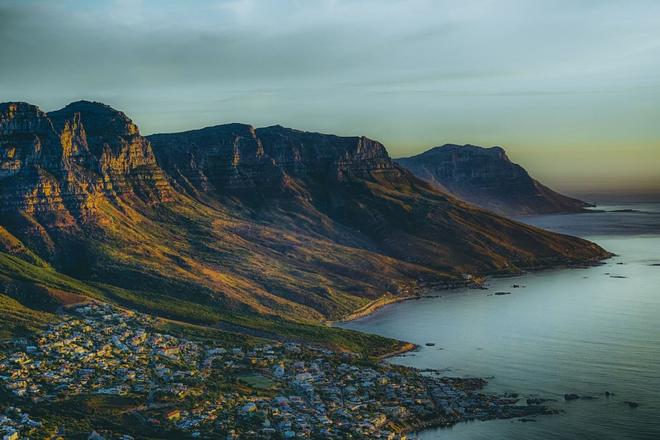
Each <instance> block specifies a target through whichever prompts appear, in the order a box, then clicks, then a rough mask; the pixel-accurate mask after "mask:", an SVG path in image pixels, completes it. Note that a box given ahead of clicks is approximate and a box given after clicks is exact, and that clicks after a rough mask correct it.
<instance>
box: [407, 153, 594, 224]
mask: <svg viewBox="0 0 660 440" xmlns="http://www.w3.org/2000/svg"><path fill="white" fill-rule="evenodd" d="M396 162H397V163H399V164H400V165H402V166H404V167H405V168H407V169H409V170H410V171H412V172H413V173H414V174H415V175H416V176H417V177H419V178H421V179H424V180H427V181H429V182H432V183H433V184H434V185H436V186H437V187H439V188H441V189H442V190H444V191H447V192H448V193H450V194H453V195H455V196H456V197H458V198H460V199H462V200H465V201H467V202H470V203H473V204H475V205H477V206H480V207H482V208H485V209H488V210H491V211H494V212H497V213H500V214H504V215H513V216H516V215H527V214H554V213H561V212H581V211H583V210H584V208H586V207H588V206H590V205H589V204H588V203H585V202H583V201H581V200H577V199H573V198H571V197H567V196H565V195H562V194H559V193H557V192H555V191H553V190H551V189H550V188H548V187H547V186H545V185H543V184H541V183H540V182H538V181H537V180H535V179H533V178H532V177H531V176H530V175H529V173H527V171H525V169H524V168H523V167H521V166H520V165H518V164H516V163H513V162H511V160H509V158H508V157H507V155H506V152H505V151H504V149H503V148H501V147H491V148H483V147H477V146H474V145H463V146H460V145H452V144H447V145H443V146H441V147H435V148H431V149H430V150H428V151H425V152H424V153H421V154H418V155H416V156H412V157H406V158H401V159H397V160H396Z"/></svg>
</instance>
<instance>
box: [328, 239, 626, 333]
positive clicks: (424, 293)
mask: <svg viewBox="0 0 660 440" xmlns="http://www.w3.org/2000/svg"><path fill="white" fill-rule="evenodd" d="M615 256H616V254H613V253H611V252H608V255H607V256H606V257H603V258H602V259H599V260H594V261H587V262H583V263H565V264H558V265H549V266H530V267H527V268H525V269H521V270H520V272H516V273H512V272H509V273H492V274H488V275H476V276H474V278H473V279H471V280H469V281H468V280H466V281H462V282H428V283H424V284H421V285H418V286H408V287H407V290H408V291H410V290H412V291H414V292H416V293H413V294H412V295H411V294H408V295H405V296H382V297H380V298H377V299H375V300H373V301H370V302H369V303H367V304H365V305H364V306H362V307H360V308H358V309H357V310H355V311H354V312H351V313H349V314H348V315H346V316H344V317H342V318H341V319H337V320H334V321H326V324H327V325H329V326H335V325H337V324H342V323H349V322H352V321H356V320H358V319H361V318H366V317H367V316H369V315H372V314H373V313H374V312H376V311H378V310H379V309H381V308H383V307H385V306H388V305H391V304H396V303H400V302H404V301H411V300H417V299H422V298H429V297H432V295H431V294H430V292H436V291H442V292H445V291H446V292H449V291H452V290H456V289H462V288H466V287H467V288H471V289H487V288H485V287H484V285H485V284H486V282H487V281H488V280H490V279H492V278H514V277H516V276H521V275H524V274H526V273H533V272H542V271H546V270H560V269H583V268H587V267H593V266H599V265H602V264H605V263H604V261H605V260H609V259H610V258H612V257H615Z"/></svg>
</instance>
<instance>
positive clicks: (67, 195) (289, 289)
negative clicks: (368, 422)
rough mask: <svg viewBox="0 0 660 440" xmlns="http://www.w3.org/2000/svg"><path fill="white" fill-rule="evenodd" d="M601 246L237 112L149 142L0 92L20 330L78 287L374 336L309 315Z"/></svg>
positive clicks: (154, 308)
mask: <svg viewBox="0 0 660 440" xmlns="http://www.w3.org/2000/svg"><path fill="white" fill-rule="evenodd" d="M607 255H608V254H607V253H606V252H605V251H604V250H602V249H601V248H599V247H598V246H596V245H595V244H593V243H590V242H588V241H585V240H581V239H578V238H574V237H568V236H564V235H559V234H554V233H551V232H547V231H543V230H540V229H537V228H534V227H531V226H527V225H523V224H520V223H517V222H515V221H512V220H509V219H506V218H503V217H499V216H498V215H495V214H493V213H490V212H486V211H482V210H480V209H477V208H475V207H472V206H470V205H467V204H465V203H463V202H461V201H459V200H457V199H455V198H453V197H452V196H449V195H447V194H445V193H444V192H442V191H440V190H438V189H437V188H435V187H434V186H433V185H431V184H429V183H427V182H425V181H423V180H420V179H418V178H416V177H415V176H413V175H412V174H411V173H410V172H408V171H407V170H405V169H404V168H402V167H400V166H399V165H397V164H396V163H394V162H393V161H392V160H391V159H390V157H389V155H388V153H387V151H386V149H385V147H384V146H383V145H382V144H380V143H379V142H376V141H374V140H371V139H368V138H365V137H338V136H332V135H325V134H319V133H307V132H302V131H298V130H293V129H288V128H284V127H280V126H274V127H267V128H260V129H255V128H253V127H251V126H249V125H244V124H228V125H220V126H216V127H209V128H204V129H201V130H194V131H189V132H184V133H174V134H158V135H153V136H148V137H143V136H141V135H140V133H139V130H138V128H137V126H136V125H135V124H134V123H133V122H132V121H131V120H130V119H129V118H128V117H127V116H126V115H125V114H123V113H121V112H119V111H116V110H114V109H112V108H110V107H108V106H106V105H104V104H100V103H93V102H86V101H80V102H76V103H72V104H70V105H68V106H66V107H65V108H63V109H61V110H58V111H55V112H51V113H48V114H46V113H44V112H42V111H41V110H39V109H38V108H37V107H35V106H33V105H30V104H27V103H6V104H0V300H3V298H5V299H6V300H7V301H13V303H12V304H15V307H14V306H12V310H14V311H15V312H12V313H14V314H12V315H11V320H12V321H11V322H12V323H14V324H16V325H18V324H17V323H21V322H23V323H24V326H25V327H26V328H27V327H29V325H31V324H33V323H34V322H35V320H36V319H37V318H35V316H37V315H34V314H32V312H31V311H30V310H36V311H38V312H40V313H41V312H44V313H49V312H52V311H53V310H54V309H55V308H56V307H57V306H58V305H59V304H62V303H66V302H71V301H75V298H78V297H82V296H87V297H94V298H97V299H100V300H104V301H110V302H113V303H117V304H123V305H126V306H130V307H132V308H136V309H140V310H146V311H149V312H150V313H153V314H156V315H160V316H164V317H167V318H171V319H175V320H177V321H183V322H187V323H194V324H203V325H212V326H214V327H219V328H226V329H231V330H233V331H241V332H248V333H250V334H257V335H260V336H268V337H275V336H277V335H280V336H281V335H284V336H287V337H300V338H306V339H312V340H318V341H325V342H328V341H332V344H335V345H338V346H341V347H344V348H346V347H348V348H355V344H357V342H355V341H358V340H359V341H360V344H365V345H366V346H369V345H370V344H371V345H373V344H374V342H373V340H370V339H368V338H366V337H365V336H364V335H360V336H355V334H354V333H352V332H348V331H344V330H339V329H329V328H326V327H318V323H319V322H321V321H323V320H326V319H338V318H341V317H343V316H347V315H349V314H350V313H352V312H354V311H355V310H357V309H360V308H361V307H364V306H365V305H367V304H369V303H370V302H371V301H374V300H377V299H381V298H394V297H397V296H399V295H403V294H406V292H409V291H410V290H409V289H411V288H414V287H415V286H416V285H418V284H420V283H424V282H440V283H444V284H447V285H452V284H456V283H459V284H460V283H464V282H465V278H466V275H468V274H469V275H484V274H493V273H514V272H516V271H519V270H521V269H525V268H533V267H546V266H555V265H562V264H583V263H588V262H592V261H596V260H598V259H602V258H604V257H606V256H607ZM17 317H22V318H20V319H19V318H17ZM0 318H2V316H0ZM39 319H45V318H43V316H41V315H39ZM21 320H23V321H21ZM6 321H7V322H9V320H8V319H7V320H6ZM351 338H353V339H351ZM356 338H357V339H356ZM365 338H366V339H365ZM352 344H353V345H352Z"/></svg>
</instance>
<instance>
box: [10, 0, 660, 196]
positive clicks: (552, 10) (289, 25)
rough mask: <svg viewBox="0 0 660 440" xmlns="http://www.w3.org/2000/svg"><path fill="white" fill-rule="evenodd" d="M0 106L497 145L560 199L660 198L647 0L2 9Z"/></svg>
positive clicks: (659, 39)
mask: <svg viewBox="0 0 660 440" xmlns="http://www.w3.org/2000/svg"><path fill="white" fill-rule="evenodd" d="M0 41H1V43H0V101H1V102H4V101H27V102H30V103H32V104H36V105H38V106H39V107H41V108H42V109H43V110H45V111H50V110H55V109H57V108H61V107H63V106H64V105H66V104H67V103H69V102H71V101H75V100H79V99H89V100H96V101H102V102H105V103H107V104H109V105H111V106H113V107H115V108H117V109H119V110H122V111H124V112H125V113H126V114H128V115H129V116H130V117H131V118H132V119H133V120H134V121H135V122H136V123H137V124H138V125H139V126H140V128H141V131H142V133H143V134H150V133H155V132H173V131H181V130H185V129H193V128H200V127H203V126H209V125H216V124H221V123H228V122H244V123H250V124H253V125H255V126H266V125H272V124H281V125H285V126H289V127H294V128H298V129H302V130H309V131H320V132H329V133H335V134H340V135H365V136H368V137H371V138H374V139H377V140H379V141H381V142H383V143H384V144H385V145H386V146H387V148H388V150H389V152H390V154H391V155H392V156H393V157H401V156H407V155H413V154H416V153H419V152H422V151H424V150H426V149H428V148H430V147H433V146H437V145H442V144H445V143H456V144H465V143H470V144H476V145H482V146H492V145H501V146H503V147H504V148H506V150H507V152H508V154H509V157H511V158H512V159H513V160H514V161H515V162H518V163H520V164H521V165H523V166H525V167H526V168H527V169H528V171H530V173H531V174H532V175H533V176H535V177H537V178H538V179H539V180H541V181H543V182H544V183H546V184H549V185H550V186H551V187H553V188H555V189H558V190H561V191H564V192H567V193H569V194H576V195H579V194H597V193H603V194H605V193H623V194H626V193H631V194H643V193H648V194H660V1H657V0H635V1H622V0H580V1H576V0H547V1H546V0H451V1H449V0H406V1H404V0H272V1H268V0H198V1H193V0H189V1H170V0H158V1H155V0H143V1H139V0H136V1H129V0H109V1H93V0H61V1H57V2H55V1H52V0H44V1H41V0H39V1H33V0H16V1H12V0H0Z"/></svg>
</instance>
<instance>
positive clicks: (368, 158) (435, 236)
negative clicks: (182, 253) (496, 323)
mask: <svg viewBox="0 0 660 440" xmlns="http://www.w3.org/2000/svg"><path fill="white" fill-rule="evenodd" d="M149 139H150V140H151V142H152V144H153V145H154V150H155V153H156V157H157V159H158V161H159V163H160V164H161V165H162V166H163V167H164V168H165V170H166V171H167V172H168V173H169V174H170V175H172V176H174V177H175V180H177V181H178V182H179V184H180V185H181V186H188V187H190V186H191V190H192V192H193V193H194V194H203V195H204V197H205V198H209V197H210V198H213V197H215V198H216V200H218V201H219V202H220V203H221V204H227V203H230V201H231V203H237V201H238V203H244V204H245V205H246V206H249V207H250V208H251V209H253V217H254V218H255V219H257V220H259V221H263V222H268V223H270V224H272V225H285V224H289V223H291V221H290V220H286V219H283V218H284V217H286V218H290V217H291V216H292V215H294V214H295V215H296V216H297V218H296V224H295V225H291V226H290V228H292V229H293V230H296V229H298V230H300V229H303V230H305V231H310V232H314V233H318V234H322V235H323V236H325V237H327V238H329V239H332V240H338V239H339V238H338V237H343V238H344V240H346V237H347V236H348V237H355V239H352V240H350V244H351V246H354V247H361V248H363V249H365V250H369V251H373V252H377V253H382V254H385V255H387V256H388V257H392V258H396V259H397V260H401V261H406V262H408V263H411V264H413V265H415V266H421V267H423V268H424V269H426V270H428V269H430V270H431V271H432V272H431V274H430V275H435V276H438V275H439V274H443V275H445V276H446V277H449V278H457V277H458V276H459V275H461V274H463V273H492V272H498V271H509V270H516V269H517V268H522V267H532V266H539V265H545V264H551V263H558V262H561V261H564V262H569V261H578V260H580V259H584V258H587V259H588V258H590V257H589V256H590V255H591V256H594V255H598V254H599V253H600V251H599V250H598V249H597V247H595V246H594V245H592V244H590V243H587V242H585V241H583V240H579V239H575V238H569V237H564V236H558V235H556V234H550V233H548V232H545V231H540V230H538V229H535V228H530V227H528V226H524V225H521V224H519V223H516V222H513V221H510V220H507V219H504V218H502V217H498V216H496V215H493V214H490V213H487V212H484V211H481V210H478V209H474V208H471V207H470V206H468V205H466V204H464V203H461V202H459V201H457V200H456V199H454V198H453V197H450V196H447V195H446V194H444V193H442V192H440V191H438V190H437V189H435V188H433V187H432V186H431V185H429V184H427V183H425V182H423V181H421V180H419V179H417V178H415V177H414V176H413V175H412V174H411V173H409V172H408V171H406V170H405V169H403V168H401V167H400V166H398V165H397V164H395V163H394V162H393V161H392V160H390V158H389V156H388V154H387V151H386V150H385V148H384V147H383V145H382V144H380V143H378V142H376V141H373V140H370V139H367V138H364V137H338V136H332V135H323V134H319V133H306V132H301V131H297V130H292V129H287V128H284V127H280V126H274V127H267V128H261V129H256V130H254V129H253V128H252V127H250V126H245V125H237V124H231V125H227V126H218V127H210V128H206V129H201V130H194V131H191V132H186V133H176V134H161V135H154V136H150V137H149ZM222 157H225V158H228V157H231V162H230V163H228V161H227V160H226V159H224V160H223V159H221V158H222ZM218 162H219V163H221V164H222V166H221V167H220V166H218V165H217V164H218ZM282 211H285V212H284V213H283V212H282ZM422 278H423V276H422Z"/></svg>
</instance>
